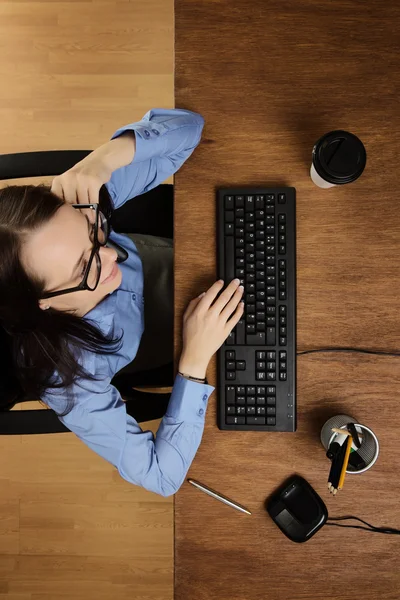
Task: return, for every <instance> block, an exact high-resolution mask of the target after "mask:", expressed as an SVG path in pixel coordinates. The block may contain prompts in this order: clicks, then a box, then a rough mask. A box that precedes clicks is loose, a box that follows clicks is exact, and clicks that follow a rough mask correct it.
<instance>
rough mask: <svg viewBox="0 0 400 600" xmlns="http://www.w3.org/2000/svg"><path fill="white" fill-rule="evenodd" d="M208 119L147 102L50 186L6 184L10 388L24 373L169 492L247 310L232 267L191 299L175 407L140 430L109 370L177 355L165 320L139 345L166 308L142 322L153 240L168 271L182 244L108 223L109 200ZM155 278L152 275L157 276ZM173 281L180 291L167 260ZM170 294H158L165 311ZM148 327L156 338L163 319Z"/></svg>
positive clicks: (168, 167)
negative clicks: (211, 366)
mask: <svg viewBox="0 0 400 600" xmlns="http://www.w3.org/2000/svg"><path fill="white" fill-rule="evenodd" d="M203 125H204V120H203V118H202V117H201V116H200V115H198V114H196V113H192V112H190V111H186V110H178V109H175V110H162V109H155V110H151V111H149V112H148V113H147V114H146V115H145V116H144V117H143V119H142V120H141V121H139V122H137V123H133V124H131V125H127V126H126V127H122V128H121V129H118V131H116V133H115V134H114V135H113V136H112V139H111V141H110V142H108V143H106V144H104V145H103V146H101V147H100V148H98V149H97V150H95V151H94V152H92V153H91V154H90V155H88V156H87V157H86V158H85V159H84V160H82V161H81V162H80V163H78V164H77V165H75V167H73V168H72V169H70V170H69V171H67V172H66V173H64V174H62V175H60V176H58V177H56V178H55V179H54V180H53V183H52V186H51V190H50V189H48V188H46V187H44V186H38V187H34V186H10V187H8V188H5V189H3V190H0V323H1V325H2V337H3V338H4V339H3V343H4V345H5V348H4V350H3V356H4V357H6V356H7V357H9V360H10V364H9V365H8V366H7V368H8V382H9V383H10V382H11V383H10V388H9V390H8V391H9V394H10V396H11V395H12V391H13V390H12V389H11V388H12V384H14V388H15V386H19V387H20V389H22V391H23V393H24V394H28V395H29V396H31V397H40V398H41V399H42V400H43V401H44V402H45V403H46V404H47V405H48V406H50V407H51V408H53V409H54V410H55V411H56V412H57V414H58V415H59V418H60V420H61V421H62V422H63V423H64V424H65V425H66V427H68V428H69V429H70V430H71V431H73V432H74V433H75V434H76V435H77V436H78V437H79V438H80V439H81V440H82V441H84V442H85V443H86V444H87V445H88V446H89V447H90V448H92V449H93V450H94V451H95V452H97V453H98V454H100V455H101V456H103V457H104V458H105V459H106V460H108V461H109V462H111V463H112V464H113V465H114V466H115V467H116V468H117V469H118V471H119V473H120V475H121V476H122V477H123V478H124V479H126V480H127V481H129V482H131V483H134V484H136V485H141V486H143V487H145V488H146V489H148V490H151V491H153V492H156V493H159V494H161V495H163V496H169V495H171V494H174V493H175V492H176V491H177V490H178V489H179V487H180V486H181V484H182V482H183V480H184V478H185V476H186V473H187V471H188V469H189V466H190V464H191V462H192V460H193V458H194V455H195V453H196V451H197V448H198V446H199V444H200V441H201V436H202V432H203V427H204V419H205V412H206V407H207V402H208V398H209V396H210V394H211V393H212V391H213V389H214V388H213V387H212V386H210V385H208V384H207V383H206V380H205V376H206V370H207V366H208V363H209V361H210V359H211V357H212V355H213V354H214V353H215V352H216V351H217V349H218V348H219V347H220V346H221V345H222V344H223V342H224V341H225V339H226V338H227V336H228V335H229V333H230V331H231V330H232V329H233V327H235V325H236V324H237V322H238V321H239V319H240V318H241V316H242V314H243V303H242V302H240V299H241V297H242V293H243V289H242V288H241V287H240V288H239V287H238V284H239V281H238V280H234V281H233V282H230V284H229V285H228V286H227V287H226V289H225V290H224V291H222V289H223V282H221V281H218V282H216V283H214V284H213V285H212V286H211V288H210V289H209V290H208V291H207V292H204V293H203V294H201V295H200V296H198V297H197V298H195V299H193V300H192V301H191V302H190V304H189V305H188V307H187V309H186V312H185V314H184V317H183V322H184V324H183V347H182V348H183V349H182V355H181V357H180V361H179V373H178V375H177V377H176V379H175V383H174V387H173V391H172V394H171V399H170V402H169V405H168V409H167V412H166V415H165V417H164V418H163V419H162V421H161V424H160V427H159V429H158V431H157V435H156V437H155V438H154V436H153V434H152V433H151V432H149V431H147V432H143V431H142V430H141V429H140V427H139V425H138V424H137V422H136V421H135V419H134V418H133V417H132V416H130V415H127V413H126V407H125V404H124V402H123V400H122V399H121V396H120V393H119V392H118V390H117V389H116V388H115V387H114V386H113V385H111V383H110V382H111V379H112V378H113V376H114V375H115V374H116V373H117V372H120V371H121V369H124V370H125V371H126V370H128V371H129V369H131V370H132V371H134V370H135V369H137V368H139V367H140V368H141V369H142V368H143V367H146V366H147V368H152V367H154V366H157V365H158V364H165V363H167V362H169V361H170V360H171V359H172V357H171V356H167V353H166V351H165V348H166V347H167V345H166V344H165V340H164V339H163V337H162V332H161V334H160V343H156V344H153V346H154V348H153V353H152V354H151V355H150V356H149V351H148V349H147V353H145V354H143V352H142V354H141V348H142V347H143V343H142V342H144V341H145V339H146V332H147V329H148V328H150V329H151V326H152V322H151V319H152V318H154V319H157V315H155V314H153V317H152V316H151V315H150V322H147V321H148V319H147V318H146V328H145V327H144V320H145V306H146V304H147V298H149V303H151V301H152V300H153V303H154V298H153V296H154V297H156V296H157V290H156V292H154V291H153V289H152V288H151V287H148V285H147V286H146V273H147V275H148V276H149V273H150V270H149V268H148V267H147V265H146V262H147V257H151V256H153V257H154V251H156V253H157V256H158V257H160V256H163V257H165V256H167V257H168V259H167V261H166V262H167V263H168V265H167V267H165V265H164V267H163V268H164V271H163V276H164V275H165V269H167V271H168V270H169V271H172V243H171V242H170V241H169V240H166V239H165V238H157V239H156V243H153V244H152V242H151V240H150V242H149V240H148V239H147V240H146V236H137V237H136V238H135V236H125V235H122V234H117V233H115V232H110V231H109V217H110V214H111V210H108V209H112V208H114V209H116V208H118V207H120V206H121V205H122V204H124V203H125V202H126V201H127V200H129V199H131V198H134V197H135V196H138V195H139V194H142V193H144V192H147V191H148V190H150V189H152V188H154V187H155V186H157V185H158V184H159V183H161V182H162V181H164V180H165V179H166V178H167V177H168V176H169V175H172V174H173V173H175V172H176V171H177V170H178V169H179V168H180V166H181V165H182V164H183V163H184V162H185V160H186V159H187V158H188V157H189V156H190V155H191V154H192V152H193V150H194V149H195V147H196V146H197V145H198V143H199V141H200V137H201V131H202V129H203ZM99 199H100V204H99ZM107 201H108V202H109V203H110V202H111V204H112V206H111V207H110V206H108V208H107ZM100 209H102V210H100ZM104 213H106V214H104ZM147 237H148V238H151V236H147ZM135 240H136V241H135ZM108 241H112V242H114V244H118V245H120V246H122V247H123V248H125V249H126V251H127V253H128V258H127V259H126V260H125V261H124V262H122V263H120V264H117V262H116V260H117V257H118V255H117V252H116V250H115V249H114V248H113V247H109V246H108V245H107V246H106V245H105V244H106V243H107V242H108ZM146 244H149V246H146ZM139 249H140V251H139ZM149 251H152V252H153V255H151V252H150V254H149ZM164 262H165V260H164ZM149 277H150V276H149ZM158 279H160V278H158V276H157V275H156V276H154V274H153V279H152V281H153V283H154V285H155V286H157V285H158V284H159V281H158ZM161 279H162V277H161ZM148 281H149V279H147V283H148ZM164 286H169V288H170V289H169V290H168V291H169V292H170V293H169V294H168V296H169V297H170V298H172V277H171V276H170V273H169V275H168V276H167V278H166V280H165V281H164ZM144 288H146V302H145V300H144ZM164 289H165V288H164ZM158 291H159V290H158ZM221 291H222V293H221V294H220V295H219V296H218V294H219V293H220V292H221ZM165 296H166V294H165ZM217 296H218V297H217ZM164 300H165V302H164ZM167 303H168V299H167V298H166V297H165V298H163V297H161V298H160V299H159V306H160V311H161V313H162V311H163V310H165V309H164V308H163V306H164V305H165V304H167ZM170 312H172V308H170ZM167 318H168V317H167V316H166V317H165V319H167ZM166 330H167V329H166ZM152 335H153V337H152V338H151V339H152V342H154V339H155V337H154V336H155V334H154V328H153V334H152ZM147 339H149V338H147ZM157 341H158V340H157ZM168 341H169V342H171V341H172V340H168ZM163 342H164V343H163ZM169 347H172V344H170V346H169ZM139 358H140V360H139V362H138V359H139ZM146 361H147V365H146ZM3 365H4V361H3ZM138 365H139V366H138Z"/></svg>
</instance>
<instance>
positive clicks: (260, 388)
mask: <svg viewBox="0 0 400 600" xmlns="http://www.w3.org/2000/svg"><path fill="white" fill-rule="evenodd" d="M256 393H257V396H264V395H265V387H264V386H262V385H258V386H257V390H256Z"/></svg>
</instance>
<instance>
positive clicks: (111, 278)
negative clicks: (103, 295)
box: [101, 262, 118, 285]
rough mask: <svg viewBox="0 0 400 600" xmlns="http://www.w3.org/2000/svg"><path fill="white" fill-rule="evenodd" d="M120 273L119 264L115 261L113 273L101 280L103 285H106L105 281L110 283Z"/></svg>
mask: <svg viewBox="0 0 400 600" xmlns="http://www.w3.org/2000/svg"><path fill="white" fill-rule="evenodd" d="M117 273H118V265H117V263H116V262H115V263H114V266H113V268H112V270H111V273H110V274H109V275H108V277H106V278H105V279H103V281H102V282H101V284H102V285H104V284H105V283H110V281H112V280H113V279H115V277H116V276H117Z"/></svg>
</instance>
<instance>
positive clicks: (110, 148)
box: [84, 131, 136, 173]
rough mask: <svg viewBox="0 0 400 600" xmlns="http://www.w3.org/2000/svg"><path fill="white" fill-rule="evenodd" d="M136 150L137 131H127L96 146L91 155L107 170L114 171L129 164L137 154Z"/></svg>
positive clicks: (92, 158)
mask: <svg viewBox="0 0 400 600" xmlns="http://www.w3.org/2000/svg"><path fill="white" fill-rule="evenodd" d="M135 152H136V138H135V133H134V132H133V131H125V132H124V133H123V134H121V135H120V136H118V137H117V138H114V139H113V140H110V141H109V142H106V143H105V144H103V145H102V146H99V147H98V148H96V150H94V151H93V152H92V153H91V154H89V156H90V158H91V160H95V161H99V162H100V163H101V164H102V165H104V167H105V170H106V171H111V173H112V172H113V171H116V170H117V169H120V168H121V167H125V166H126V165H129V164H130V163H131V162H132V160H133V158H134V156H135ZM89 156H88V157H87V158H89ZM84 160H86V159H84Z"/></svg>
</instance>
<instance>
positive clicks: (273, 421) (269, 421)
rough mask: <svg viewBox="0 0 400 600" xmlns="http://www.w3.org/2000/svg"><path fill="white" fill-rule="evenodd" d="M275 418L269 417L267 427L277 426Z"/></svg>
mask: <svg viewBox="0 0 400 600" xmlns="http://www.w3.org/2000/svg"><path fill="white" fill-rule="evenodd" d="M275 424H276V423H275V417H267V425H275Z"/></svg>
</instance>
